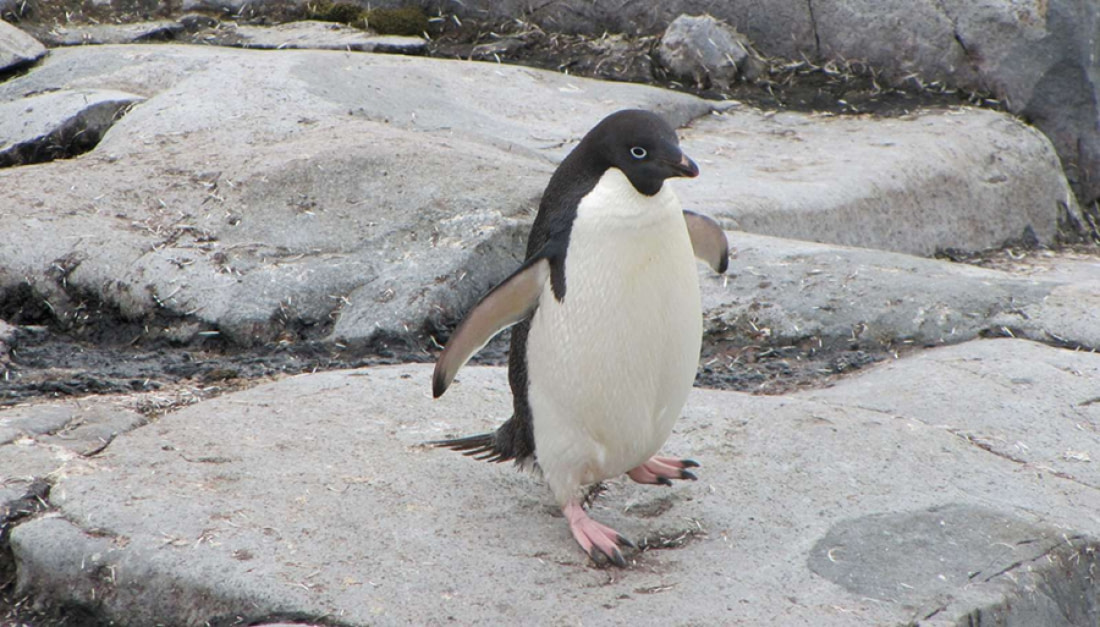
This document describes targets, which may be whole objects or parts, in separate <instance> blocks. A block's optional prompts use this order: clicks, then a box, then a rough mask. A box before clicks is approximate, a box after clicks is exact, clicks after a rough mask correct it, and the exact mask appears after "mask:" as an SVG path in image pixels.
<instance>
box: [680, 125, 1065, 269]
mask: <svg viewBox="0 0 1100 627" xmlns="http://www.w3.org/2000/svg"><path fill="white" fill-rule="evenodd" d="M683 136H684V145H685V147H686V149H687V151H688V154H690V155H691V156H692V157H693V158H694V159H695V160H696V162H697V163H698V164H699V167H700V169H701V172H702V174H701V175H700V177H699V179H698V180H696V181H691V182H690V183H688V184H685V185H682V186H681V187H680V189H682V190H683V191H682V192H681V197H682V198H683V199H684V202H685V204H686V206H689V207H691V208H692V209H695V210H697V211H702V212H704V213H709V214H711V215H714V216H716V217H720V218H723V219H726V220H727V222H726V224H727V226H729V227H731V228H738V229H741V230H745V231H749V232H752V233H760V234H764V235H775V236H779V237H787V238H794V239H802V240H810V241H817V242H829V243H834V244H844V245H847V246H860V247H864V248H877V249H882V250H893V251H898V252H905V253H912V254H918V255H932V254H934V253H936V252H937V251H942V250H946V249H959V250H968V251H974V250H982V249H986V248H997V247H1001V246H1003V245H1004V244H1005V243H1006V242H1017V241H1025V242H1032V243H1033V244H1034V243H1038V244H1041V245H1050V244H1053V243H1055V242H1056V241H1058V238H1059V235H1060V229H1059V227H1060V226H1062V225H1063V224H1069V225H1075V224H1080V223H1081V221H1082V218H1081V214H1080V210H1079V209H1078V208H1077V205H1076V202H1075V201H1074V198H1073V194H1072V192H1071V191H1070V189H1069V186H1068V185H1067V184H1066V180H1065V177H1064V175H1063V174H1062V171H1061V166H1060V164H1059V162H1058V157H1057V155H1056V154H1055V152H1054V150H1053V149H1052V147H1051V145H1050V142H1049V141H1047V140H1046V138H1045V137H1043V136H1042V134H1040V133H1038V132H1036V131H1035V130H1034V129H1032V128H1030V127H1028V126H1026V125H1024V124H1022V123H1020V122H1018V121H1017V120H1014V119H1013V118H1011V117H1009V116H1006V115H1003V114H999V113H995V112H992V111H986V110H977V109H965V108H964V109H956V110H945V111H921V112H917V113H915V114H913V115H910V116H904V117H899V118H891V119H876V118H872V117H855V116H840V117H831V116H823V115H805V114H797V113H764V112H760V111H753V110H733V111H729V112H726V113H724V114H722V115H712V116H709V117H707V118H703V119H700V120H698V121H696V122H694V123H693V124H692V126H691V127H690V128H688V129H686V130H685V131H684V133H683ZM1009 208H1010V209H1009ZM1067 230H1069V231H1071V232H1072V231H1073V230H1074V229H1073V228H1067Z"/></svg>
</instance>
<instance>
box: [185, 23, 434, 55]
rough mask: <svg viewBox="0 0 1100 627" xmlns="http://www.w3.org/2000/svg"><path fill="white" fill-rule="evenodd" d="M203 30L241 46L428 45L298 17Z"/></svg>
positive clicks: (407, 50)
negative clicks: (258, 24) (271, 22)
mask: <svg viewBox="0 0 1100 627" xmlns="http://www.w3.org/2000/svg"><path fill="white" fill-rule="evenodd" d="M207 33H208V34H209V39H211V40H212V41H214V42H216V43H220V44H222V45H231V46H240V47H242V48H267V49H280V50H282V49H313V50H351V51H355V52H387V53H395V54H423V53H424V52H425V51H426V50H427V46H428V43H427V42H426V41H425V40H424V39H423V38H421V37H405V36H398V35H376V34H372V33H369V32H367V31H364V30H362V29H359V28H355V27H352V26H346V25H344V24H335V23H332V22H314V21H301V22H289V23H286V24H279V25H277V26H248V25H238V24H222V25H220V26H218V27H217V28H214V29H213V30H211V31H207ZM197 36H198V37H203V33H199V34H198V35H197Z"/></svg>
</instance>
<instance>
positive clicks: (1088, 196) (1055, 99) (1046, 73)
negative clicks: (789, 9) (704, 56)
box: [814, 0, 1100, 203]
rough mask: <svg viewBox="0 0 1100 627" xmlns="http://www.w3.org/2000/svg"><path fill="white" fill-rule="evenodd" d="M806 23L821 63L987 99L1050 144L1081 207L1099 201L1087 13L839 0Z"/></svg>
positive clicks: (1096, 13)
mask: <svg viewBox="0 0 1100 627" xmlns="http://www.w3.org/2000/svg"><path fill="white" fill-rule="evenodd" d="M814 18H815V24H816V25H817V30H816V32H817V36H818V38H819V39H820V41H821V50H820V52H821V54H822V55H824V56H827V57H844V58H852V57H858V58H861V59H865V60H867V61H868V62H870V63H871V64H873V65H876V66H879V67H885V68H888V69H890V70H891V71H892V72H893V73H894V75H895V76H897V77H903V76H905V75H907V74H909V73H916V74H918V75H919V76H920V77H921V79H923V80H924V81H935V80H938V81H943V82H946V83H948V84H953V85H959V86H960V87H963V88H968V89H974V90H982V91H991V92H992V93H993V94H994V96H995V97H996V98H999V99H1002V100H1004V101H1005V103H1006V104H1007V106H1008V109H1009V110H1010V111H1011V112H1013V113H1016V114H1018V115H1021V116H1023V117H1024V118H1025V119H1027V120H1030V121H1031V122H1032V123H1033V124H1035V126H1036V127H1038V128H1039V129H1040V130H1042V131H1043V132H1044V133H1046V135H1047V136H1048V137H1049V138H1050V139H1051V141H1052V142H1053V143H1054V146H1055V147H1056V149H1057V150H1058V154H1059V156H1061V158H1062V161H1063V162H1064V163H1066V164H1067V169H1066V172H1067V175H1068V176H1069V177H1070V182H1071V183H1072V184H1074V186H1075V188H1076V189H1077V191H1078V194H1079V198H1080V200H1081V201H1082V203H1089V202H1091V201H1093V200H1095V199H1096V198H1097V197H1100V128H1098V127H1097V125H1096V120H1097V119H1098V118H1100V59H1098V58H1097V56H1096V53H1095V48H1096V46H1095V41H1096V38H1097V36H1098V35H1100V7H1098V6H1097V5H1096V4H1095V3H1087V2H1086V3H1081V2H1074V1H1072V0H1055V1H1052V2H1044V3H1024V4H1020V3H1018V2H1011V1H1009V0H999V1H995V2H982V3H972V2H963V1H954V2H944V3H912V2H905V1H897V2H891V3H885V4H884V3H881V2H874V1H868V0H845V1H837V2H833V3H824V4H822V3H815V5H814ZM1070 103H1072V104H1070ZM1070 164H1072V165H1070Z"/></svg>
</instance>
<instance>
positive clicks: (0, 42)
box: [0, 20, 46, 72]
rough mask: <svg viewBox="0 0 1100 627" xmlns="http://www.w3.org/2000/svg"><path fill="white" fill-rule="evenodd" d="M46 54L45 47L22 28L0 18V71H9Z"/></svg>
mask: <svg viewBox="0 0 1100 627" xmlns="http://www.w3.org/2000/svg"><path fill="white" fill-rule="evenodd" d="M44 56H46V47H45V46H43V45H42V44H41V42H39V41H38V40H37V39H35V38H34V37H31V36H30V35H28V34H27V33H25V32H23V31H22V30H20V29H18V28H16V27H14V26H12V25H11V24H8V23H7V22H5V21H4V20H0V72H10V71H12V70H15V69H17V68H20V67H22V66H25V65H28V64H30V63H34V62H35V61H37V60H39V59H41V58H42V57H44Z"/></svg>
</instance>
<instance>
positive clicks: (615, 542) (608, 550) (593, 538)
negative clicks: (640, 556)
mask: <svg viewBox="0 0 1100 627" xmlns="http://www.w3.org/2000/svg"><path fill="white" fill-rule="evenodd" d="M562 512H563V513H564V514H565V518H566V519H567V520H568V521H569V530H570V531H572V532H573V538H574V539H576V541H577V544H579V545H581V548H582V549H584V552H585V553H587V554H588V557H590V558H592V561H593V562H596V564H598V565H601V566H602V565H604V564H606V563H607V561H608V560H610V561H611V563H613V564H615V565H616V566H618V567H619V568H626V560H625V559H623V554H622V552H621V551H619V547H620V546H628V547H630V548H637V547H636V546H635V545H634V543H633V542H631V541H630V540H627V539H626V538H624V537H623V536H621V535H619V532H618V531H615V530H614V529H612V528H610V527H605V526H604V525H601V524H600V523H598V522H596V521H594V520H592V519H591V518H589V516H588V513H587V512H585V511H584V508H583V507H581V505H580V503H577V502H572V501H571V502H569V503H566V504H565V507H563V508H562Z"/></svg>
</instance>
